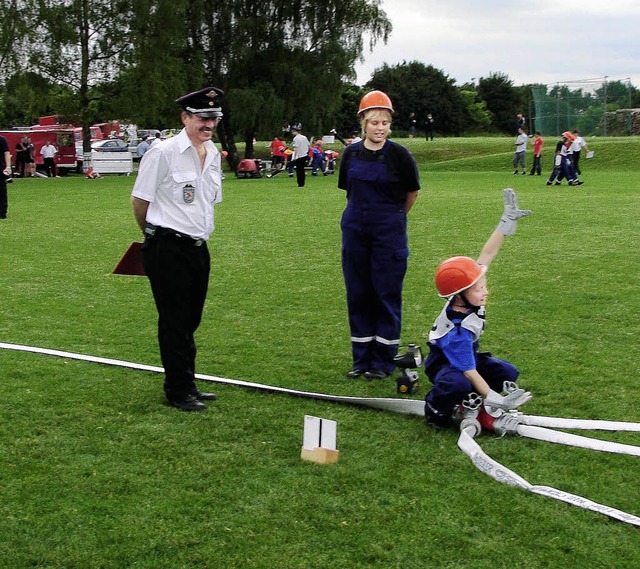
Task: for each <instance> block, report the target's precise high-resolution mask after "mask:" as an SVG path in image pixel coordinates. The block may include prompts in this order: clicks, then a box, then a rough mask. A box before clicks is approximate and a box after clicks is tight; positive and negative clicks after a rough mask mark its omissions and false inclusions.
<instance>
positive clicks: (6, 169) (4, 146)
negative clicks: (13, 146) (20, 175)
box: [0, 136, 11, 219]
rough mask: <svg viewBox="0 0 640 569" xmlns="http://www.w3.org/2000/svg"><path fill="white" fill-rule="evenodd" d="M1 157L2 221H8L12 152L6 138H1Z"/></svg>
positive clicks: (0, 193)
mask: <svg viewBox="0 0 640 569" xmlns="http://www.w3.org/2000/svg"><path fill="white" fill-rule="evenodd" d="M0 156H2V172H1V173H0V219H6V218H7V210H8V208H9V199H8V197H7V180H10V179H11V152H10V151H9V143H8V142H7V139H6V138H5V137H4V136H0Z"/></svg>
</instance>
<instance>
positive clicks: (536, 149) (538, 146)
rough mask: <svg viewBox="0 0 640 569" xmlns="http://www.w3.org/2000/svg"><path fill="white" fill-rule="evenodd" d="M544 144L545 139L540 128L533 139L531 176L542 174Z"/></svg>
mask: <svg viewBox="0 0 640 569" xmlns="http://www.w3.org/2000/svg"><path fill="white" fill-rule="evenodd" d="M543 144H544V139H543V138H542V135H541V134H540V131H539V130H536V132H535V134H534V140H533V165H532V166H531V172H529V176H533V175H534V174H537V175H538V176H541V175H542V165H541V163H540V160H541V158H542V146H543Z"/></svg>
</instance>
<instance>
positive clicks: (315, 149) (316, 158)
mask: <svg viewBox="0 0 640 569" xmlns="http://www.w3.org/2000/svg"><path fill="white" fill-rule="evenodd" d="M309 156H310V158H311V175H312V176H317V175H318V170H320V172H321V173H322V175H326V174H325V172H324V152H323V151H322V139H321V138H317V139H316V141H315V142H314V144H313V146H312V147H311V149H310V150H309Z"/></svg>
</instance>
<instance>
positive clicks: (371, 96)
mask: <svg viewBox="0 0 640 569" xmlns="http://www.w3.org/2000/svg"><path fill="white" fill-rule="evenodd" d="M369 109H386V110H387V111H389V112H390V113H391V114H393V112H394V111H393V104H392V103H391V99H390V98H389V95H387V94H386V93H383V92H382V91H370V92H369V93H367V94H366V95H365V96H364V97H362V99H361V101H360V108H359V109H358V117H359V118H362V115H364V113H365V112H366V111H368V110H369Z"/></svg>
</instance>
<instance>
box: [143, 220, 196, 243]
mask: <svg viewBox="0 0 640 569" xmlns="http://www.w3.org/2000/svg"><path fill="white" fill-rule="evenodd" d="M144 234H145V237H148V238H149V239H151V238H153V237H155V236H157V235H162V236H169V237H178V238H179V239H188V240H189V241H187V243H189V245H193V246H194V247H200V246H201V245H203V244H204V243H206V240H205V239H201V238H198V237H192V236H191V235H188V234H187V233H182V232H181V231H176V230H175V229H171V228H169V227H159V226H157V225H152V224H151V223H147V225H146V226H145V228H144Z"/></svg>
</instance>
